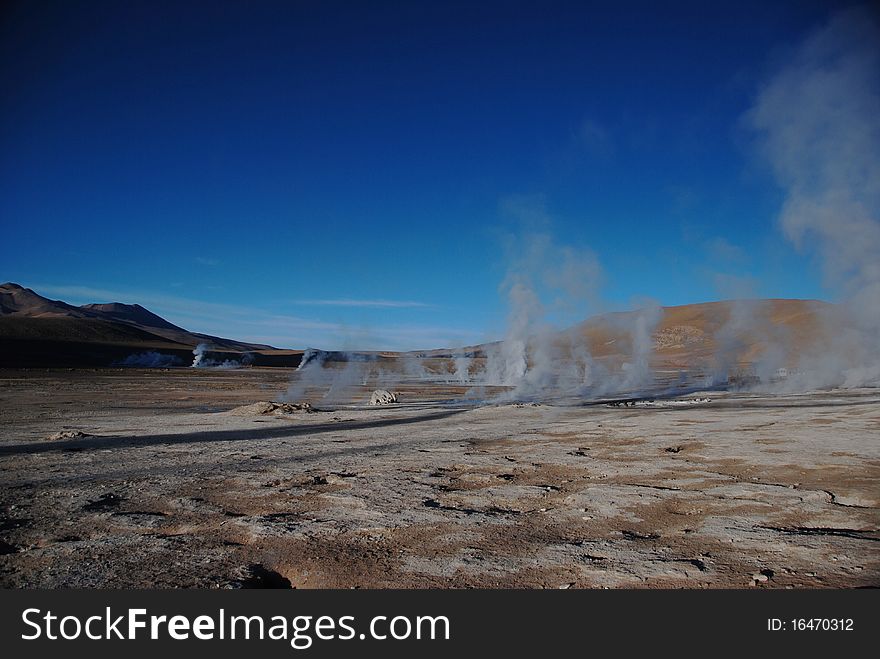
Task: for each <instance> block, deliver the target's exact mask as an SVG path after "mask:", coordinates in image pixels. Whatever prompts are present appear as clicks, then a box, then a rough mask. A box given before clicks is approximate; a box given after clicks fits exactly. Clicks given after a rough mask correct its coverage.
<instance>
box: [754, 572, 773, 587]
mask: <svg viewBox="0 0 880 659" xmlns="http://www.w3.org/2000/svg"><path fill="white" fill-rule="evenodd" d="M772 577H773V570H768V569H763V570H761V571H760V572H755V573H754V574H753V575H752V585H753V586H757V585H758V584H759V583H767V582H768V581H770V579H771V578H772Z"/></svg>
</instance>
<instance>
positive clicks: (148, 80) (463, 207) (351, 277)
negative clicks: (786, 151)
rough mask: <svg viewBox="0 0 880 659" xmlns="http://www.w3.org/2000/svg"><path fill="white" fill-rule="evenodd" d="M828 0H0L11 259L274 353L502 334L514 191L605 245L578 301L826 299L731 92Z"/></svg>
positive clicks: (1, 128)
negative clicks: (788, 227)
mask: <svg viewBox="0 0 880 659" xmlns="http://www.w3.org/2000/svg"><path fill="white" fill-rule="evenodd" d="M661 4H665V5H666V6H664V7H663V8H662V9H661V8H659V6H660V5H661ZM837 4H839V3H837ZM588 5H589V6H588ZM834 9H835V7H834V6H833V5H831V4H829V3H827V2H825V3H822V2H807V1H805V0H796V1H794V2H773V3H767V2H766V1H764V2H756V3H749V2H731V3H710V2H695V3H686V4H684V3H656V2H651V3H621V2H603V3H585V2H573V3H565V2H547V1H543V2H510V1H506V2H498V3H492V2H474V3H454V2H431V3H428V2H401V3H383V2H353V3H348V4H342V3H333V2H292V1H286V2H278V3H274V2H252V3H244V2H229V3H223V2H167V3H162V2H115V1H113V2H51V3H44V2H36V1H31V2H24V3H21V4H9V3H6V4H5V6H4V9H3V10H2V12H3V13H2V16H3V18H2V25H0V48H2V55H0V67H2V68H0V89H2V90H3V93H2V95H0V225H2V226H0V230H2V233H0V236H2V243H3V249H2V252H0V253H2V257H0V258H2V260H0V281H6V280H11V281H16V282H19V283H21V284H23V285H26V286H30V287H33V288H35V289H36V290H37V291H38V292H41V293H43V294H46V295H48V296H50V297H58V298H62V299H65V300H67V301H70V302H75V303H83V302H90V301H97V302H103V301H109V300H110V299H111V298H113V299H118V300H119V301H125V302H140V303H141V304H143V305H144V306H147V307H149V308H150V309H152V310H154V311H156V312H158V313H160V314H162V315H164V316H165V317H167V318H168V319H169V320H171V321H173V322H177V323H180V324H182V325H184V326H186V327H188V328H189V329H193V330H196V331H205V332H211V333H216V334H221V335H224V336H232V337H236V338H242V339H254V340H261V341H266V342H270V343H273V344H276V345H282V346H286V347H288V346H289V347H304V346H305V345H320V346H322V347H340V346H345V345H348V346H355V345H356V346H357V347H364V348H367V347H401V348H412V347H433V346H436V345H440V344H451V343H460V342H463V341H468V340H480V339H485V338H489V337H494V336H497V334H498V332H499V331H500V330H501V328H502V327H503V319H504V315H505V307H504V301H503V299H502V297H501V296H500V295H499V290H498V287H499V283H500V282H501V281H502V279H503V278H504V275H505V271H506V269H507V267H508V263H507V261H506V257H505V253H504V250H503V249H502V247H501V245H502V243H503V237H504V235H505V234H508V233H510V232H513V233H521V232H522V231H523V230H524V228H523V227H524V221H523V215H526V216H529V217H530V218H531V219H528V220H527V221H526V222H525V225H526V226H527V228H528V230H534V229H535V226H531V225H534V224H537V225H539V226H537V229H538V230H540V231H544V232H548V233H552V235H553V236H554V238H555V240H556V241H557V242H558V243H559V244H562V245H571V246H573V247H576V248H583V247H588V248H590V249H592V250H593V251H594V252H595V254H596V255H597V257H598V259H599V261H600V262H601V264H602V269H603V272H604V285H603V287H602V291H601V293H602V298H603V301H602V303H601V304H599V305H598V307H599V308H591V309H587V308H585V309H584V310H583V314H582V315H583V316H586V315H588V314H589V313H590V312H593V311H596V310H602V309H608V308H625V307H627V306H628V305H630V304H632V302H633V300H636V299H641V298H645V297H648V298H652V299H655V300H658V301H659V302H661V303H662V304H683V303H688V302H695V301H704V300H711V299H718V298H723V297H730V296H732V295H758V296H767V297H771V296H772V297H801V298H805V297H806V298H813V297H828V296H829V295H830V292H829V291H826V290H824V289H823V288H822V281H821V276H820V274H819V272H818V269H817V268H816V267H815V263H814V262H813V260H812V258H811V257H810V256H809V255H808V254H798V253H797V252H796V251H795V250H794V249H793V248H792V247H791V245H790V244H789V243H788V242H787V241H786V240H785V238H784V237H783V236H782V233H781V231H780V230H779V228H778V225H777V221H776V217H777V215H778V211H779V205H780V203H781V199H782V196H781V192H780V190H778V189H777V188H776V186H775V184H774V182H773V179H772V177H771V176H770V174H769V172H768V171H767V170H766V168H765V167H764V166H762V165H761V164H760V162H758V159H757V158H756V157H755V154H754V149H753V148H752V144H751V136H750V135H749V134H748V131H747V130H745V129H744V127H743V122H742V116H743V113H744V112H745V111H746V110H747V109H748V108H749V107H750V104H751V103H752V102H753V99H754V97H755V95H756V92H757V89H758V85H759V84H760V82H761V80H763V79H764V78H765V77H766V76H767V75H768V72H770V71H772V70H773V68H774V67H775V66H777V65H778V64H779V63H780V62H781V61H784V60H785V57H786V55H787V54H788V53H789V52H790V49H791V48H792V47H793V46H794V45H795V44H796V43H797V42H798V41H799V40H800V39H802V38H803V36H804V34H805V33H807V32H809V31H810V30H811V29H814V28H815V27H817V26H818V25H820V24H821V23H823V22H824V21H825V20H826V19H827V17H828V16H829V15H830V14H831V13H832V12H833V10H834ZM512 206H513V207H516V208H520V209H523V208H525V209H527V210H526V211H525V212H519V213H517V212H511V211H510V208H511V207H512ZM536 217H538V218H540V219H539V220H537V221H536V222H535V221H533V220H534V218H536ZM595 306H596V305H594V307H595Z"/></svg>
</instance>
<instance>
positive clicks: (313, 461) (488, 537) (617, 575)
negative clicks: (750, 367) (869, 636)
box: [0, 369, 880, 588]
mask: <svg viewBox="0 0 880 659" xmlns="http://www.w3.org/2000/svg"><path fill="white" fill-rule="evenodd" d="M291 377H296V374H293V373H291V372H289V371H281V370H280V369H246V370H242V371H236V372H233V371H225V372H222V371H217V372H207V371H200V372H194V371H192V370H187V369H177V370H171V371H168V372H161V371H154V372H147V371H106V372H102V371H97V372H67V373H65V372H50V373H41V372H34V373H29V374H22V373H20V372H19V373H9V372H7V373H4V374H0V403H2V405H0V422H2V428H0V486H2V489H0V492H2V494H0V497H2V501H0V504H2V509H0V510H2V518H0V539H2V546H0V547H2V555H0V585H2V586H4V587H49V588H62V587H209V588H211V587H230V586H231V587H247V586H264V587H273V586H279V587H287V586H292V587H297V588H302V587H319V588H321V587H340V588H348V587H407V588H408V587H490V588H496V587H502V588H507V587H525V588H596V587H611V588H663V587H672V588H705V587H710V588H728V587H734V588H739V587H760V588H768V587H769V588H774V587H775V588H786V587H794V588H824V587H860V586H878V585H880V554H878V548H880V544H878V541H880V533H878V525H880V514H878V506H880V488H878V483H880V441H878V440H880V392H878V391H877V390H859V391H846V392H842V391H833V392H823V393H813V394H803V395H789V396H760V395H754V394H752V395H745V394H716V393H712V394H702V395H704V396H708V397H710V398H711V400H710V401H701V402H700V403H699V404H693V405H669V406H662V405H657V406H653V407H623V408H612V407H606V406H603V405H594V406H582V407H570V406H569V407H556V406H551V405H538V406H535V405H499V406H483V407H459V408H456V407H451V406H441V405H438V404H435V403H431V402H430V400H429V399H430V398H431V396H432V394H431V392H430V391H429V389H430V387H427V386H426V389H425V391H421V392H419V391H417V390H416V389H417V388H416V389H414V390H412V391H410V392H409V394H408V397H403V398H402V401H403V403H404V404H402V405H399V406H389V407H384V408H374V409H365V408H360V409H358V408H355V407H347V408H339V409H336V410H332V411H317V412H314V413H306V411H301V412H296V413H292V414H274V413H273V414H259V413H256V412H254V413H251V411H249V410H252V409H256V408H259V407H260V406H253V405H252V404H253V403H254V402H256V401H260V400H273V399H277V397H278V396H279V395H280V394H281V393H282V392H283V391H284V390H285V389H286V386H287V383H288V381H289V379H290V378H291ZM434 393H436V391H435V392H434ZM441 393H443V395H448V394H449V393H450V392H449V391H444V392H441ZM365 395H366V396H367V397H368V396H369V394H368V392H367V393H366V394H365ZM407 401H410V402H409V403H407ZM244 405H251V408H246V409H245V410H244V411H242V410H237V411H234V412H230V410H233V408H238V407H240V406H244ZM53 435H54V436H55V439H51V440H50V439H46V438H47V437H49V436H53Z"/></svg>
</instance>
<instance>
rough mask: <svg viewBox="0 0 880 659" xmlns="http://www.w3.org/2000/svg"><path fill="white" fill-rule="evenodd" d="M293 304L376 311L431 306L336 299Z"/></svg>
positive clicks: (295, 302) (398, 301) (423, 303)
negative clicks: (368, 308)
mask: <svg viewBox="0 0 880 659" xmlns="http://www.w3.org/2000/svg"><path fill="white" fill-rule="evenodd" d="M293 303H294V304H298V305H302V306H318V307H371V308H376V309H407V308H429V307H431V306H433V305H430V304H427V303H425V302H415V301H413V300H358V299H352V298H338V299H327V300H294V301H293Z"/></svg>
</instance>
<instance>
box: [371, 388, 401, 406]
mask: <svg viewBox="0 0 880 659" xmlns="http://www.w3.org/2000/svg"><path fill="white" fill-rule="evenodd" d="M396 402H397V394H396V393H393V392H391V391H386V390H385V389H376V391H374V392H373V393H372V395H371V396H370V405H393V404H394V403H396Z"/></svg>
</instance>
